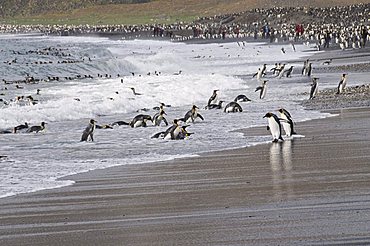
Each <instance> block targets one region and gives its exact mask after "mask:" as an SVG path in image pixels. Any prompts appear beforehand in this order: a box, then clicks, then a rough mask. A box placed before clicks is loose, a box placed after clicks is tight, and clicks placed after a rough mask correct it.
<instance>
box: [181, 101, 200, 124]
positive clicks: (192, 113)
mask: <svg viewBox="0 0 370 246" xmlns="http://www.w3.org/2000/svg"><path fill="white" fill-rule="evenodd" d="M197 109H199V108H198V107H197V106H196V105H193V107H192V108H191V109H190V110H189V111H188V112H187V113H186V114H185V116H184V118H182V119H180V120H181V121H183V122H186V123H189V122H194V121H195V119H196V118H198V117H199V118H200V119H201V120H204V118H203V116H202V115H201V114H199V113H198V110H197Z"/></svg>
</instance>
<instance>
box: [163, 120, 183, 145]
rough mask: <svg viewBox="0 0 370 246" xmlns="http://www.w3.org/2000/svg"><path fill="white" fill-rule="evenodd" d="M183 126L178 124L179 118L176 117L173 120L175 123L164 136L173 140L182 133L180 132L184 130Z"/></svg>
mask: <svg viewBox="0 0 370 246" xmlns="http://www.w3.org/2000/svg"><path fill="white" fill-rule="evenodd" d="M181 129H182V128H181V126H180V125H179V124H178V120H177V119H174V120H173V125H172V126H170V127H169V128H168V129H167V130H166V131H165V132H164V134H163V138H164V139H172V140H175V139H176V138H177V137H178V135H179V134H180V132H181V131H182V130H181Z"/></svg>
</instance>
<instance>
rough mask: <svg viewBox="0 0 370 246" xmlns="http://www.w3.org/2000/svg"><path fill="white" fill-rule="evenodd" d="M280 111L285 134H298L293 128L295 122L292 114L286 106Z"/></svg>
mask: <svg viewBox="0 0 370 246" xmlns="http://www.w3.org/2000/svg"><path fill="white" fill-rule="evenodd" d="M278 111H279V113H280V119H281V124H282V126H283V129H284V131H285V134H286V135H287V136H288V137H290V136H292V135H293V134H296V132H295V131H294V128H293V126H294V122H293V120H292V116H291V115H290V113H289V112H288V111H287V110H286V109H284V108H280V109H279V110H278Z"/></svg>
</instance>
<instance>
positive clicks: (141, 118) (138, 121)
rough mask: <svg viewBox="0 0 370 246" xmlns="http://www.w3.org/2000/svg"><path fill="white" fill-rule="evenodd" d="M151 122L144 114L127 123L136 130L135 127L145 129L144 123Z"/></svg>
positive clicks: (149, 117) (150, 118)
mask: <svg viewBox="0 0 370 246" xmlns="http://www.w3.org/2000/svg"><path fill="white" fill-rule="evenodd" d="M148 120H149V121H151V122H153V119H152V117H151V116H150V115H146V114H139V115H136V116H135V117H134V118H133V119H132V121H131V122H130V123H129V125H130V126H131V127H133V128H136V127H140V126H142V127H146V126H147V125H146V122H147V121H148Z"/></svg>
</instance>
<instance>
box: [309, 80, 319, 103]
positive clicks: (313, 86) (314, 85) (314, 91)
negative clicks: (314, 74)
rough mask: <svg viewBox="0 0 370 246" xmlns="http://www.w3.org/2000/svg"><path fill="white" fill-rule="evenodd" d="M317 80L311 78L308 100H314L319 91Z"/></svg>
mask: <svg viewBox="0 0 370 246" xmlns="http://www.w3.org/2000/svg"><path fill="white" fill-rule="evenodd" d="M318 79H319V78H312V84H311V91H310V100H312V99H314V98H315V96H316V94H317V92H318V90H319V82H318V81H317V80H318Z"/></svg>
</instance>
